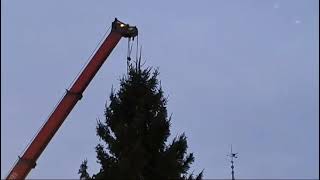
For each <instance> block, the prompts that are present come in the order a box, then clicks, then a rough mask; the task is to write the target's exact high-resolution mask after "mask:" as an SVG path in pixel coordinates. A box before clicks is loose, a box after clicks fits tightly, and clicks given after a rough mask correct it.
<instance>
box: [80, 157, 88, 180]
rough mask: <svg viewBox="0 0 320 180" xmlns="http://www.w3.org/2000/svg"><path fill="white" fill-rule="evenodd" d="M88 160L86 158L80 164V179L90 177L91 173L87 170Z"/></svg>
mask: <svg viewBox="0 0 320 180" xmlns="http://www.w3.org/2000/svg"><path fill="white" fill-rule="evenodd" d="M87 169H88V166H87V160H84V161H83V162H82V164H81V166H80V169H79V172H78V174H80V179H89V178H90V176H89V173H88V172H87Z"/></svg>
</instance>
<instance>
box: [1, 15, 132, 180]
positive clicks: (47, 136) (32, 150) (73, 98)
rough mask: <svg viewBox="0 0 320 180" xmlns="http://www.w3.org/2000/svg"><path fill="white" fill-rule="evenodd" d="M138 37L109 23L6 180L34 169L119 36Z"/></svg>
mask: <svg viewBox="0 0 320 180" xmlns="http://www.w3.org/2000/svg"><path fill="white" fill-rule="evenodd" d="M137 35H138V29H137V28H136V27H135V26H130V25H129V24H124V23H122V22H120V21H119V20H117V19H115V21H114V22H113V23H112V29H111V32H110V34H109V35H108V36H107V38H106V39H105V40H104V42H103V43H102V45H101V46H100V47H99V49H98V50H97V52H96V53H95V54H94V56H93V57H92V59H91V60H90V62H89V63H88V64H87V66H86V67H85V68H84V70H83V71H82V73H81V74H80V76H79V77H78V78H77V80H76V81H75V82H74V84H73V85H72V87H71V88H70V89H69V90H67V93H66V94H65V95H64V97H63V99H62V100H61V101H60V103H59V104H58V106H57V107H56V108H55V110H54V111H53V113H52V114H51V115H50V117H49V119H48V120H47V122H46V123H45V125H44V126H43V127H42V128H41V130H40V131H39V133H38V134H37V135H36V137H35V138H34V140H33V141H32V143H31V144H30V145H29V147H28V148H27V149H26V151H25V152H24V154H23V156H22V157H19V160H18V161H17V163H16V164H15V165H14V167H13V168H12V170H11V171H10V173H9V175H8V176H7V178H6V179H25V178H26V176H27V175H28V173H29V172H30V171H31V169H32V168H34V167H35V166H36V160H37V159H38V158H39V156H40V155H41V153H42V152H43V151H44V149H45V148H46V146H47V145H48V143H49V142H50V140H51V139H52V137H53V136H54V134H55V133H56V132H57V130H58V129H59V127H60V126H61V124H62V123H63V122H64V120H65V119H66V118H67V116H68V114H69V113H70V112H71V110H72V109H73V107H74V106H75V105H76V103H77V102H78V101H79V100H80V99H81V98H82V93H83V92H84V90H85V89H86V87H87V86H88V85H89V83H90V81H91V80H92V79H93V77H94V76H95V74H96V73H97V72H98V70H99V69H100V67H101V66H102V64H103V63H104V62H105V60H106V58H107V57H108V56H109V54H110V53H111V52H112V50H113V49H114V47H115V46H116V45H117V44H118V42H119V41H120V39H121V37H126V38H134V37H135V36H137Z"/></svg>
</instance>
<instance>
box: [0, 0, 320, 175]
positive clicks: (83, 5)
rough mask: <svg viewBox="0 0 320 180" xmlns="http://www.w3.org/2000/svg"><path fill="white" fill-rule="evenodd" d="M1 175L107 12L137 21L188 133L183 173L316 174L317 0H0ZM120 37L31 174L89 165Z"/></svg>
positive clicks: (172, 109) (150, 61)
mask: <svg viewBox="0 0 320 180" xmlns="http://www.w3.org/2000/svg"><path fill="white" fill-rule="evenodd" d="M1 5H2V6H1V8H2V9H1V25H2V26H1V45H2V46H1V52H2V53H1V59H2V60H1V178H4V177H5V175H6V174H7V173H8V171H9V169H10V168H11V166H12V165H13V163H14V161H15V160H16V159H17V156H18V155H19V154H20V153H21V152H22V151H23V149H24V148H25V146H26V145H27V144H28V142H29V141H30V139H31V138H32V137H33V136H34V135H35V133H36V131H37V130H38V129H39V127H40V126H41V124H42V123H43V122H44V121H46V119H47V117H48V115H49V114H50V112H51V111H52V110H53V107H54V105H55V104H56V103H57V102H58V100H59V99H60V97H61V96H62V95H63V93H64V91H65V89H66V88H67V87H68V86H69V84H70V83H71V81H72V80H73V79H74V77H75V76H76V74H77V73H78V72H79V70H80V69H81V67H82V65H83V64H84V63H85V62H86V60H87V58H88V57H89V55H90V53H91V52H92V51H93V50H94V49H95V47H96V45H97V43H98V42H99V40H100V39H101V38H102V36H103V34H104V33H105V32H106V30H107V28H108V27H109V26H110V25H111V22H112V21H113V20H114V17H118V18H119V19H120V20H122V21H124V22H126V23H129V24H132V25H137V26H138V28H139V33H140V36H139V42H140V44H142V46H143V58H144V59H146V61H147V63H146V64H147V65H148V66H154V67H159V69H160V73H161V74H160V77H159V78H160V80H161V81H162V86H163V89H164V91H165V93H166V95H168V96H169V102H168V112H169V113H172V114H173V115H172V128H171V129H172V135H173V136H175V135H178V134H181V133H183V132H185V133H186V136H187V137H188V143H189V149H188V150H189V152H194V155H195V158H196V159H195V163H194V164H193V165H192V167H191V171H193V170H194V172H199V171H201V170H202V169H204V170H205V171H204V177H205V178H230V177H231V176H230V175H231V173H230V165H229V162H228V161H227V156H226V154H227V153H228V151H229V148H230V144H233V147H234V150H235V151H237V152H239V153H240V158H239V159H238V160H237V161H236V165H235V166H236V167H235V172H236V174H235V175H236V178H317V177H318V174H319V171H318V168H319V161H318V159H319V142H318V141H319V138H318V134H319V111H318V108H319V100H318V99H319V92H318V91H319V78H318V74H319V68H318V66H319V61H318V58H319V51H318V48H319V40H318V38H319V34H318V33H319V23H318V20H319V8H318V5H319V2H318V1H317V0H264V1H258V0H241V1H237V0H211V1H209V0H208V1H152V2H151V1H146V0H145V1H116V2H110V1H101V0H97V1H83V0H82V1H79V0H69V1H62V0H56V1H40V0H29V1H22V0H20V1H19V0H16V1H9V0H3V1H1ZM126 51H127V41H126V39H122V40H121V41H120V43H119V44H118V46H117V47H116V48H115V49H114V51H113V52H112V54H111V55H110V57H109V58H108V60H107V62H106V63H105V64H104V65H103V66H102V68H101V69H100V71H99V72H98V73H97V75H96V76H95V78H94V80H93V81H92V82H91V84H90V85H89V87H88V88H87V90H86V91H85V93H84V98H83V99H82V100H81V101H80V102H79V103H78V104H77V105H76V107H75V108H74V110H73V111H72V112H71V114H70V115H69V116H68V118H67V120H66V121H65V122H64V124H63V125H62V127H61V128H60V129H59V131H58V132H57V134H56V135H55V137H54V138H53V139H52V141H51V142H50V144H49V145H48V146H47V148H46V150H45V151H44V153H43V154H42V155H41V156H40V158H39V159H38V162H37V164H38V165H37V167H36V168H35V169H33V170H32V171H31V173H30V174H29V176H28V178H78V177H79V176H78V174H77V172H78V169H79V166H80V164H81V161H82V160H83V159H85V158H87V159H88V165H89V172H90V174H92V173H93V172H97V171H98V169H99V165H98V164H97V163H96V153H95V150H94V147H95V145H96V144H97V142H98V137H97V136H96V132H95V126H96V119H97V118H100V119H102V118H103V111H104V104H105V100H106V99H107V98H108V96H109V93H110V90H111V86H112V85H113V86H114V87H118V85H119V78H120V77H121V76H122V75H123V74H124V73H125V72H126V59H125V58H126Z"/></svg>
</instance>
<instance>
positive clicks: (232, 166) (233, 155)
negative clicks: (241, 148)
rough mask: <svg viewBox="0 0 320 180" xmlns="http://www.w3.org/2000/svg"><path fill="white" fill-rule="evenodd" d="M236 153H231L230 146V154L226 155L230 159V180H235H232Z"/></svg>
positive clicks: (233, 179)
mask: <svg viewBox="0 0 320 180" xmlns="http://www.w3.org/2000/svg"><path fill="white" fill-rule="evenodd" d="M237 155H238V153H233V152H232V145H231V152H230V154H228V156H229V157H230V162H231V175H232V180H235V178H234V165H233V163H234V159H236V158H238V156H237Z"/></svg>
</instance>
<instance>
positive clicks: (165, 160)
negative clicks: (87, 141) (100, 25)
mask: <svg viewBox="0 0 320 180" xmlns="http://www.w3.org/2000/svg"><path fill="white" fill-rule="evenodd" d="M151 70H152V69H151V68H146V69H142V68H141V65H140V62H138V63H136V64H135V65H130V66H129V71H128V74H127V76H125V77H124V78H122V79H121V83H120V90H119V91H117V92H114V91H113V90H112V93H111V95H110V104H109V106H107V107H106V110H105V121H104V122H101V121H99V122H98V125H97V135H98V136H99V137H100V139H101V140H102V141H104V144H105V145H103V144H98V145H97V146H96V152H97V158H98V163H100V164H101V168H100V171H99V172H98V173H97V174H95V175H93V176H92V178H93V179H112V180H118V179H119V180H120V179H121V180H122V179H127V180H131V179H132V180H157V179H159V180H160V179H161V180H163V179H179V180H180V179H181V180H187V179H188V180H191V179H197V180H198V179H202V172H201V173H200V174H199V175H198V176H197V177H193V175H192V174H191V175H188V172H187V171H188V170H189V168H190V164H191V163H192V162H193V161H194V157H193V154H192V153H190V154H187V147H188V146H187V139H186V136H185V135H184V134H182V135H181V136H178V137H176V138H174V140H173V141H172V142H171V143H170V144H168V145H166V142H167V139H168V137H169V135H170V130H169V128H170V121H171V117H168V115H167V108H166V103H167V100H166V98H164V96H163V91H162V89H161V86H160V84H159V81H158V80H157V76H158V74H159V73H158V71H157V70H155V71H153V72H151ZM84 165H85V166H84ZM83 169H86V161H85V163H84V164H82V165H81V168H80V170H79V173H80V171H81V173H82V174H81V176H82V177H87V176H86V175H87V174H86V171H84V170H83Z"/></svg>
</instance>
